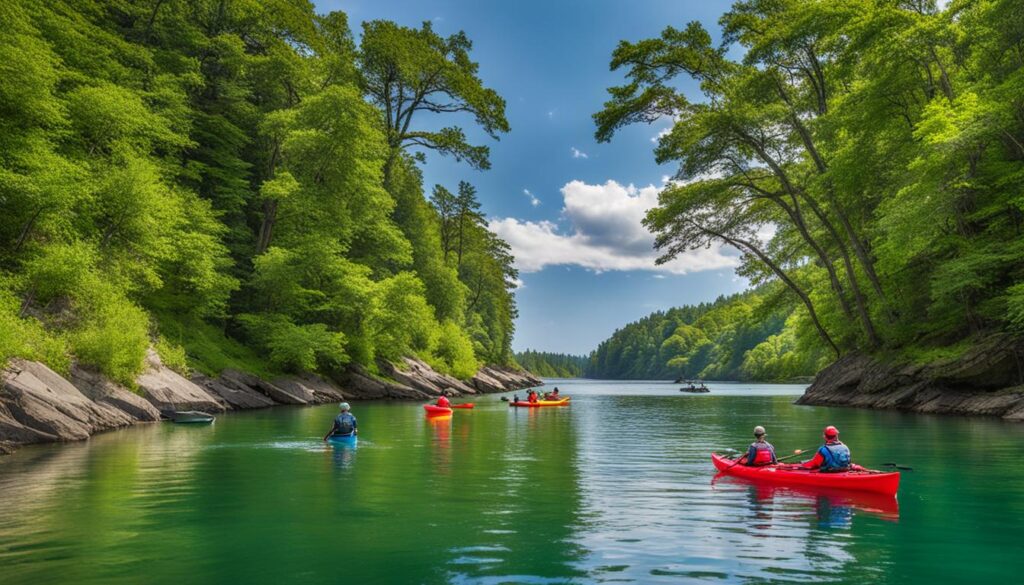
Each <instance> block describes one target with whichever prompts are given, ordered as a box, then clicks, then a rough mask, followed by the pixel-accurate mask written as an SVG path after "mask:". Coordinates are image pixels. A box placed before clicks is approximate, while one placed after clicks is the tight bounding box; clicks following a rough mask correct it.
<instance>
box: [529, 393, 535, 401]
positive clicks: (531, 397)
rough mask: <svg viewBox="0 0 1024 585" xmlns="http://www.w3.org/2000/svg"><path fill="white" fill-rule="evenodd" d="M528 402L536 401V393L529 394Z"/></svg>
mask: <svg viewBox="0 0 1024 585" xmlns="http://www.w3.org/2000/svg"><path fill="white" fill-rule="evenodd" d="M530 402H537V395H536V394H530Z"/></svg>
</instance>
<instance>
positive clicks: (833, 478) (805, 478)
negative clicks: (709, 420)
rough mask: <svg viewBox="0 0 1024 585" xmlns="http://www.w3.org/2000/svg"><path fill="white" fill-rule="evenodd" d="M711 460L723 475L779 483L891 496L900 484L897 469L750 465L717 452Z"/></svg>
mask: <svg viewBox="0 0 1024 585" xmlns="http://www.w3.org/2000/svg"><path fill="white" fill-rule="evenodd" d="M711 462H712V463H714V465H715V468H716V469H718V471H720V472H722V473H724V474H727V475H734V476H737V477H744V478H747V479H750V480H753V481H763V482H766V483H774V484H778V485H791V486H816V487H827V488H834V489H843V490H854V491H862V492H873V493H876V494H886V495H889V496H895V495H896V491H897V490H898V489H899V487H900V473H899V472H898V471H894V472H885V471H874V470H871V469H865V470H864V471H841V472H836V473H822V472H820V471H817V470H814V469H799V468H794V467H789V466H780V465H765V466H763V467H748V466H746V465H742V464H741V465H737V464H736V462H735V461H733V460H732V459H726V458H725V457H722V456H721V455H718V454H717V453H712V454H711Z"/></svg>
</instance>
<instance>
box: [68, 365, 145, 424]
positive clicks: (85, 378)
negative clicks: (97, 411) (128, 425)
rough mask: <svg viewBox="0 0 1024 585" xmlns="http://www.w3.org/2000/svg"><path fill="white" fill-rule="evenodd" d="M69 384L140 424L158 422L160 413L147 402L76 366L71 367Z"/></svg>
mask: <svg viewBox="0 0 1024 585" xmlns="http://www.w3.org/2000/svg"><path fill="white" fill-rule="evenodd" d="M70 381H71V383H72V384H73V385H74V386H75V388H78V390H79V391H80V392H81V393H82V394H84V395H85V396H88V397H89V398H90V399H92V400H93V401H95V402H98V403H101V404H108V405H110V406H113V407H114V408H116V409H118V410H120V411H121V412H124V413H125V414H127V415H128V416H130V417H132V418H133V419H135V420H137V421H141V422H154V421H158V420H160V411H159V410H157V409H156V407H155V406H153V405H152V404H150V403H149V401H148V400H146V399H145V398H143V397H141V396H139V395H138V394H135V393H134V392H131V391H129V390H128V389H127V388H125V387H124V386H121V385H120V384H117V383H115V382H113V381H112V380H110V379H108V378H107V377H106V376H103V375H102V374H100V373H99V372H95V371H93V370H91V369H88V368H84V367H82V366H79V365H77V364H75V365H72V366H71V376H70Z"/></svg>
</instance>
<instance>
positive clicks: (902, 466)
mask: <svg viewBox="0 0 1024 585" xmlns="http://www.w3.org/2000/svg"><path fill="white" fill-rule="evenodd" d="M882 467H895V468H896V469H899V470H900V471H914V468H913V467H907V466H906V465H897V464H895V463H883V464H882Z"/></svg>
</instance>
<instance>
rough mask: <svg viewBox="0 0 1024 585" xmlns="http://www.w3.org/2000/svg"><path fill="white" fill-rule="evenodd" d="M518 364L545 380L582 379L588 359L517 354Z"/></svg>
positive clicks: (562, 355) (556, 355)
mask: <svg viewBox="0 0 1024 585" xmlns="http://www.w3.org/2000/svg"><path fill="white" fill-rule="evenodd" d="M515 357H516V363H517V364H519V366H520V367H522V368H523V369H525V370H526V371H528V372H530V373H532V374H535V375H537V376H542V377H545V378H582V377H583V375H584V369H585V367H586V363H587V357H586V356H581V355H569V354H564V353H551V352H546V351H533V350H530V349H527V350H525V351H517V352H516V356H515Z"/></svg>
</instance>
